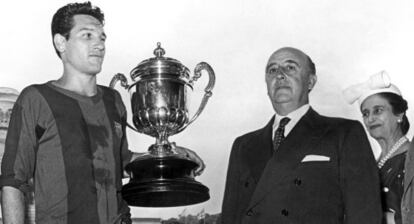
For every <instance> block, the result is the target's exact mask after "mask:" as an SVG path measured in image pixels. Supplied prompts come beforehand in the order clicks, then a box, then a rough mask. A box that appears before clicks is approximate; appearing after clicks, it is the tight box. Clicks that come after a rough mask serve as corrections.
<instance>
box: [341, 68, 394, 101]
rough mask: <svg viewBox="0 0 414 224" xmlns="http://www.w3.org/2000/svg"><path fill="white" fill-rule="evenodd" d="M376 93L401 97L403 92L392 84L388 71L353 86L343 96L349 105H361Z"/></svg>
mask: <svg viewBox="0 0 414 224" xmlns="http://www.w3.org/2000/svg"><path fill="white" fill-rule="evenodd" d="M376 93H394V94H397V95H399V96H401V91H400V90H399V89H398V87H397V86H395V85H394V84H392V83H391V80H390V77H389V76H388V73H387V72H386V71H381V72H378V73H375V74H373V75H371V77H370V78H369V79H368V80H367V81H365V82H363V83H359V84H356V85H352V86H350V87H348V88H346V89H345V90H344V91H343V95H344V97H345V99H346V101H347V102H348V103H349V104H353V103H354V102H355V101H358V104H359V105H361V104H362V102H364V100H365V99H366V98H367V97H369V96H372V95H374V94H376Z"/></svg>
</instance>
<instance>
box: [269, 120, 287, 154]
mask: <svg viewBox="0 0 414 224" xmlns="http://www.w3.org/2000/svg"><path fill="white" fill-rule="evenodd" d="M289 121H290V118H288V117H285V118H282V120H280V122H279V127H277V129H276V131H275V136H274V138H273V151H276V150H277V148H279V146H280V143H282V141H283V139H284V138H285V126H286V125H287V123H289Z"/></svg>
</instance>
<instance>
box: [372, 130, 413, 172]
mask: <svg viewBox="0 0 414 224" xmlns="http://www.w3.org/2000/svg"><path fill="white" fill-rule="evenodd" d="M406 141H408V138H407V137H405V136H403V137H401V138H400V139H398V141H397V142H396V143H395V144H394V145H393V146H392V148H391V150H390V151H389V152H388V153H387V154H386V155H385V156H384V157H382V158H381V160H380V161H379V162H378V164H377V165H378V168H380V169H381V167H382V166H384V164H385V162H387V160H388V159H389V158H390V157H391V156H392V154H394V152H396V151H397V150H398V149H399V148H400V147H401V146H402V145H403V144H404V143H405V142H406Z"/></svg>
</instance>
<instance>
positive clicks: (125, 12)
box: [0, 0, 414, 218]
mask: <svg viewBox="0 0 414 224" xmlns="http://www.w3.org/2000/svg"><path fill="white" fill-rule="evenodd" d="M67 2H69V1H66V0H58V1H57V0H53V1H52V0H47V1H41V3H40V2H39V1H29V0H26V1H7V2H2V4H1V7H0V32H1V39H0V59H1V61H0V77H1V79H0V80H1V82H0V86H9V87H13V88H16V89H18V90H21V89H22V88H23V87H24V86H27V85H29V84H32V83H42V82H46V81H48V80H50V79H56V78H57V77H59V76H60V75H61V63H60V61H59V59H58V57H57V56H56V55H55V53H54V50H53V47H52V41H51V35H50V21H51V17H52V15H53V13H54V12H55V11H56V10H57V9H58V8H59V7H61V6H63V5H64V4H66V3H67ZM93 3H94V4H96V5H98V6H100V7H101V8H102V9H103V11H104V12H105V15H106V26H105V30H106V33H107V36H108V39H107V55H106V59H105V62H104V67H103V71H102V73H101V74H100V75H99V83H100V84H105V85H107V84H108V83H109V81H110V79H111V78H112V76H113V74H115V73H117V72H123V73H125V74H127V75H128V74H129V72H130V71H131V69H133V68H134V67H135V66H136V65H137V64H138V63H139V62H141V61H142V60H144V59H147V58H149V57H153V55H152V51H153V50H154V48H155V46H156V42H158V41H160V42H162V46H163V47H164V48H165V50H166V56H167V57H173V58H176V59H178V60H180V61H181V62H182V63H183V64H185V65H186V66H187V67H189V68H190V69H191V70H192V69H193V68H194V67H195V65H196V64H197V63H198V62H200V61H206V62H208V63H209V64H210V65H211V66H212V67H213V68H214V70H215V72H216V76H217V83H216V87H215V89H214V90H213V92H214V95H213V97H212V98H211V100H210V102H209V104H208V105H207V107H206V109H205V111H204V112H203V113H202V114H201V116H200V117H199V119H198V120H196V121H195V122H194V123H193V124H192V125H191V126H189V127H188V128H187V129H186V130H185V131H184V132H182V133H181V134H179V135H177V136H173V137H171V140H173V141H176V142H177V144H178V145H182V146H185V147H188V148H190V149H193V150H195V151H196V152H197V153H198V154H199V155H200V156H201V157H202V158H203V159H204V160H205V161H206V164H207V169H206V171H205V172H204V174H203V175H202V176H200V177H198V178H197V179H198V180H199V181H201V182H202V183H204V184H206V185H207V186H208V187H209V188H210V190H211V199H210V200H209V201H208V202H205V203H202V204H199V205H193V206H187V209H186V211H187V213H192V214H196V213H197V212H199V211H200V210H201V209H202V208H205V209H206V212H208V213H216V212H219V211H220V207H221V201H222V197H223V190H224V181H225V174H226V170H227V161H228V156H229V150H230V147H231V144H232V141H233V139H234V138H235V137H237V136H238V135H241V134H243V133H246V132H248V131H251V130H253V129H257V128H260V127H262V126H264V125H265V124H266V122H267V121H268V120H269V119H270V117H271V116H272V113H273V111H272V107H271V105H270V102H269V100H268V99H267V96H266V89H265V83H264V67H265V64H266V61H267V59H268V57H269V55H270V54H271V53H272V52H273V51H274V50H276V49H278V48H280V47H283V46H293V47H297V48H299V49H302V50H303V51H304V52H306V53H308V54H309V55H310V56H311V57H312V59H313V60H314V62H315V64H316V67H317V75H318V83H317V86H316V88H315V89H314V90H313V91H312V94H311V104H312V105H313V107H314V108H316V110H318V111H319V112H321V113H323V114H326V115H333V116H343V117H348V118H353V119H360V115H359V112H358V108H357V106H355V105H353V106H350V105H347V104H346V103H345V102H344V100H343V99H342V95H341V90H342V89H343V88H345V87H347V86H348V85H350V84H354V83H356V82H360V81H364V80H366V79H367V78H368V77H369V75H371V74H373V73H375V72H378V71H380V70H382V69H386V70H387V71H388V72H389V73H390V75H391V76H392V80H393V82H394V83H395V84H397V85H398V86H399V87H400V89H401V90H402V92H403V94H404V97H405V98H406V99H407V100H408V101H409V105H412V106H411V107H414V90H413V88H412V84H411V81H413V80H414V78H413V76H414V74H413V71H412V70H413V69H412V65H413V55H412V54H413V53H412V52H414V51H413V50H414V44H413V40H414V31H413V27H414V26H413V25H414V24H413V21H414V13H413V12H414V1H412V0H399V1H379V0H375V1H374V0H363V1H361V0H347V1H337V0H314V1H307V0H291V1H277V0H269V1H266V0H254V1H253V0H251V1H247V0H226V1H223V0H221V1H220V0H208V1H207V0H176V1H170V0H158V1H144V0H141V1H133V0H129V1H122V0H119V1H103V0H102V1H94V2H93ZM205 79H206V78H204V80H203V79H202V80H200V82H199V83H198V84H197V85H196V88H195V90H194V94H193V95H192V102H191V103H192V106H191V108H193V109H196V108H197V106H198V104H199V102H200V98H201V96H202V90H203V88H204V85H205V84H206V80H205ZM120 91H121V92H122V91H123V90H121V89H120ZM124 95H125V102H126V103H128V100H129V99H127V94H124ZM413 118H414V117H413V110H412V109H410V110H409V119H410V120H411V121H413ZM412 123H413V122H412ZM411 133H412V131H410V135H412V134H411ZM129 141H130V146H131V149H132V150H135V151H144V150H146V148H147V147H148V146H149V145H150V144H152V143H153V141H154V140H153V139H151V138H149V137H146V136H143V135H140V134H137V133H133V132H130V133H129ZM183 209H184V208H183V207H179V208H163V209H159V208H157V209H156V208H150V209H142V208H133V213H134V215H135V216H138V217H163V218H168V217H171V216H177V215H178V214H179V213H180V212H181V211H183Z"/></svg>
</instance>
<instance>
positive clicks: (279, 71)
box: [276, 67, 286, 80]
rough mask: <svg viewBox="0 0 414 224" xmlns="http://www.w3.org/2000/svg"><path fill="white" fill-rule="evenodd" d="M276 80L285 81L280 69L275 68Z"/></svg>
mask: <svg viewBox="0 0 414 224" xmlns="http://www.w3.org/2000/svg"><path fill="white" fill-rule="evenodd" d="M276 79H277V80H285V79H286V75H285V73H284V72H283V71H282V69H281V68H280V67H279V68H277V70H276Z"/></svg>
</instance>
